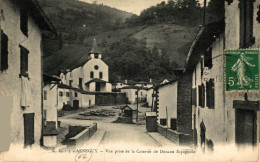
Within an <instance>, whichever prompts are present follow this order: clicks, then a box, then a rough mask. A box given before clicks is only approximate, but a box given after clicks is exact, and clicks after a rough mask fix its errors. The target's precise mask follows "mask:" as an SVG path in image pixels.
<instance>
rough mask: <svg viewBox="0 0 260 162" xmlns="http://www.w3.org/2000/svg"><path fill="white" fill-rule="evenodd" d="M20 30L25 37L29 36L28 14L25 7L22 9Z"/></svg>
mask: <svg viewBox="0 0 260 162" xmlns="http://www.w3.org/2000/svg"><path fill="white" fill-rule="evenodd" d="M20 29H21V31H22V33H23V34H24V35H26V36H28V13H27V11H26V8H25V7H23V6H22V7H21V8H20Z"/></svg>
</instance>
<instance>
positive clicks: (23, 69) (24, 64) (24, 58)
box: [20, 45, 29, 77]
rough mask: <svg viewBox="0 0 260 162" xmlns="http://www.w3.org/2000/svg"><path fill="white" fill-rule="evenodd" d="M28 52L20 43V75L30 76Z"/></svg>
mask: <svg viewBox="0 0 260 162" xmlns="http://www.w3.org/2000/svg"><path fill="white" fill-rule="evenodd" d="M28 54H29V51H28V50H27V49H26V48H24V47H23V46H21V45H20V58H21V62H20V76H24V77H28Z"/></svg>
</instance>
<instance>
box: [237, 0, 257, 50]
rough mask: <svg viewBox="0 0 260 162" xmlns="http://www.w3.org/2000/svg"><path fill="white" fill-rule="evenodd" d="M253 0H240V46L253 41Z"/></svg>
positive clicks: (242, 46) (246, 45)
mask: <svg viewBox="0 0 260 162" xmlns="http://www.w3.org/2000/svg"><path fill="white" fill-rule="evenodd" d="M254 1H255V0H240V3H239V7H240V47H241V48H247V47H249V46H251V45H252V44H254V43H255V38H253V13H254V5H253V2H254Z"/></svg>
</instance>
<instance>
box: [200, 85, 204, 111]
mask: <svg viewBox="0 0 260 162" xmlns="http://www.w3.org/2000/svg"><path fill="white" fill-rule="evenodd" d="M199 106H201V107H202V108H204V107H205V86H204V84H202V85H201V86H199Z"/></svg>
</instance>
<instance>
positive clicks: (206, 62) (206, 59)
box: [204, 48, 212, 69]
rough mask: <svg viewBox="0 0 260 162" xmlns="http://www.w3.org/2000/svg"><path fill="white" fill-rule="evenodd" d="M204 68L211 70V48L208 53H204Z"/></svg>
mask: <svg viewBox="0 0 260 162" xmlns="http://www.w3.org/2000/svg"><path fill="white" fill-rule="evenodd" d="M204 66H205V67H208V68H209V69H211V68H212V48H210V49H209V51H208V52H205V55H204Z"/></svg>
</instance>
